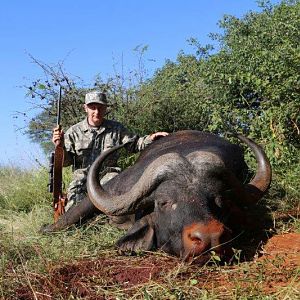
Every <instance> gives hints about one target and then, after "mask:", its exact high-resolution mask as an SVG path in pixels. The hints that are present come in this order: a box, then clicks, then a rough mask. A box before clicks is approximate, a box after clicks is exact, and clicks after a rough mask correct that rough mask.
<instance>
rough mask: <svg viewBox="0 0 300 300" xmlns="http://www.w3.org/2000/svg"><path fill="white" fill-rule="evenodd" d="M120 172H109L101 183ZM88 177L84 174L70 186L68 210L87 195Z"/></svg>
mask: <svg viewBox="0 0 300 300" xmlns="http://www.w3.org/2000/svg"><path fill="white" fill-rule="evenodd" d="M118 174H119V172H116V171H115V172H108V173H106V174H105V175H104V176H103V177H102V178H101V180H100V184H101V185H103V184H105V183H107V182H108V181H110V180H111V179H112V178H114V177H115V176H117V175H118ZM86 178H87V176H84V177H82V178H80V179H76V180H73V181H72V182H71V184H70V186H69V188H68V203H67V205H66V211H67V210H69V209H70V208H71V207H72V206H74V205H77V204H78V203H79V202H80V201H82V199H83V198H85V197H86V195H87V189H86Z"/></svg>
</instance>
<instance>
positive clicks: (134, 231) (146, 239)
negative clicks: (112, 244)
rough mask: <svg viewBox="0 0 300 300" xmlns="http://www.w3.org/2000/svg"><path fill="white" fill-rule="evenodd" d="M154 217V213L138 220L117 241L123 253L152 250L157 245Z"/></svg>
mask: <svg viewBox="0 0 300 300" xmlns="http://www.w3.org/2000/svg"><path fill="white" fill-rule="evenodd" d="M152 217H153V214H150V215H146V216H144V217H143V218H141V219H140V220H138V221H136V222H135V223H134V225H133V226H132V227H131V228H130V229H129V230H128V232H127V233H126V235H125V236H123V237H122V238H120V239H119V240H118V241H117V247H118V248H119V250H120V251H121V252H122V253H123V252H136V251H140V250H151V249H153V248H154V247H155V230H154V226H153V222H152Z"/></svg>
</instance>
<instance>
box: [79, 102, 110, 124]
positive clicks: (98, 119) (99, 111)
mask: <svg viewBox="0 0 300 300" xmlns="http://www.w3.org/2000/svg"><path fill="white" fill-rule="evenodd" d="M106 108H107V106H106V105H104V104H99V103H90V104H84V110H85V111H86V113H87V118H88V122H89V124H90V125H91V126H100V125H101V124H102V122H103V119H104V116H105V113H106Z"/></svg>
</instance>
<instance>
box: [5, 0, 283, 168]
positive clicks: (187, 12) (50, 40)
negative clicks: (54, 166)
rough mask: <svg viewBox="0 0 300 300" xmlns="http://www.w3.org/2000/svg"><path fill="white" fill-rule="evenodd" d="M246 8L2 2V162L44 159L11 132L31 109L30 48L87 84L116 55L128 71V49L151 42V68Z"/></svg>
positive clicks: (115, 61) (234, 3) (215, 2)
mask: <svg viewBox="0 0 300 300" xmlns="http://www.w3.org/2000/svg"><path fill="white" fill-rule="evenodd" d="M271 2H272V3H276V2H278V1H271ZM249 10H253V11H259V8H258V6H257V3H256V1H255V0H185V1H179V0H172V1H171V0H169V1H167V0H165V1H163V0H151V1H150V0H144V1H143V0H126V1H125V0H113V1H100V0H99V1H96V0H84V1H83V0H73V1H71V0H60V1H59V0H51V1H38V0H27V1H22V0H19V1H18V0H10V1H2V2H1V10H0V36H1V39H0V46H1V47H0V51H1V55H0V66H1V80H0V105H1V107H0V114H1V116H0V128H1V140H0V149H1V152H0V165H9V166H12V165H15V166H21V167H26V168H28V167H36V166H37V163H36V160H39V161H40V162H42V163H45V158H44V155H43V153H42V151H41V150H40V148H39V146H38V145H37V144H33V143H30V141H29V139H28V138H27V137H26V136H25V135H24V134H23V133H22V132H20V131H16V128H18V127H21V126H23V125H24V123H23V120H22V118H18V119H15V118H13V116H14V114H15V112H16V111H19V112H27V113H29V114H31V115H32V114H34V112H31V111H30V108H31V107H32V104H30V99H28V98H25V89H24V88H21V87H20V86H22V85H24V84H26V83H30V82H31V81H32V80H34V79H37V78H39V77H40V76H41V74H42V72H41V69H40V68H39V67H38V66H37V65H36V64H34V63H32V60H31V59H30V57H29V54H30V55H32V56H33V57H35V58H36V59H38V60H40V61H42V62H44V63H46V64H50V65H51V64H56V63H57V62H58V61H61V60H64V66H65V69H66V71H67V72H68V73H69V74H73V75H74V76H79V77H81V78H82V79H83V80H84V81H85V82H87V83H89V82H92V80H93V78H94V77H95V76H96V75H97V74H100V75H101V76H102V77H103V78H105V77H107V76H109V75H112V74H114V66H116V65H117V68H118V67H120V65H121V63H120V61H121V57H122V61H123V63H122V64H123V66H124V68H125V70H132V69H133V68H134V66H136V64H137V58H136V55H135V54H134V51H133V49H134V48H135V47H136V46H138V45H148V46H149V48H148V51H147V53H146V57H147V58H149V59H153V61H152V60H151V61H149V62H147V64H146V65H147V68H148V69H149V70H150V72H151V71H153V70H155V69H156V68H159V67H162V66H163V64H164V62H165V60H166V59H170V60H175V59H176V56H177V54H178V53H179V52H180V51H181V50H183V51H184V52H186V53H189V52H193V50H194V49H193V48H192V47H191V46H189V44H188V42H187V40H188V39H189V38H191V37H194V38H197V39H198V40H199V41H200V42H201V43H202V44H206V43H208V42H209V41H210V40H209V38H208V34H209V33H210V32H218V31H219V28H218V26H217V22H218V21H219V20H220V19H221V18H222V16H223V15H224V14H231V15H235V16H237V17H241V16H243V15H245V13H246V12H248V11H249Z"/></svg>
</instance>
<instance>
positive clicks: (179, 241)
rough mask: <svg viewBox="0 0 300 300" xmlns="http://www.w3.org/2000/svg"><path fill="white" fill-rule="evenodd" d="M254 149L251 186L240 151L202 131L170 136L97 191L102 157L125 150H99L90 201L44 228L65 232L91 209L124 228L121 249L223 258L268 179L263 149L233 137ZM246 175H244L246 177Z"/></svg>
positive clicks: (89, 180)
mask: <svg viewBox="0 0 300 300" xmlns="http://www.w3.org/2000/svg"><path fill="white" fill-rule="evenodd" d="M236 137H237V138H238V139H239V140H241V141H242V142H243V143H245V144H246V145H247V146H248V147H249V148H250V149H251V151H252V152H253V154H254V156H255V159H256V161H257V168H256V172H255V174H254V176H253V178H252V179H251V180H248V181H250V182H246V183H245V180H247V178H248V177H249V170H248V167H247V164H246V163H245V160H244V156H243V151H242V148H241V147H240V146H239V145H236V144H233V143H231V142H229V141H228V140H226V139H224V138H222V137H220V136H218V135H215V134H212V133H206V132H200V131H194V130H186V131H179V132H176V133H173V134H170V135H169V136H167V137H164V138H161V139H159V140H157V141H155V142H154V143H153V144H151V145H150V146H148V147H147V148H146V149H145V150H144V151H142V152H141V154H140V156H139V158H138V159H137V161H136V162H135V164H134V165H133V166H131V167H129V168H127V169H125V170H124V171H122V172H121V173H120V174H119V175H117V176H116V177H114V178H113V179H112V180H110V181H109V182H107V183H106V184H104V185H103V186H101V184H100V183H99V171H100V170H101V168H102V165H103V163H104V161H105V159H106V158H107V157H108V156H109V155H110V154H112V153H113V152H115V151H117V150H118V149H119V148H121V147H123V146H124V145H119V146H116V147H113V148H111V149H109V150H107V151H105V152H103V153H102V154H101V155H100V156H99V157H98V158H97V159H96V160H95V162H94V163H93V165H92V166H91V168H90V170H89V174H88V178H87V190H88V197H86V198H85V199H84V200H83V201H82V202H80V203H79V204H78V205H77V206H75V207H72V208H71V209H70V210H68V211H67V212H66V214H64V215H63V216H62V217H61V218H60V219H59V220H58V222H57V223H55V224H53V225H50V226H48V227H47V229H45V231H53V230H59V229H62V228H65V227H67V226H70V225H72V224H74V223H77V222H78V221H79V220H80V219H81V218H88V217H89V216H91V215H93V214H94V213H95V212H97V213H100V212H102V213H104V214H106V215H107V216H109V217H110V219H111V222H112V223H113V224H115V225H116V226H117V227H120V228H126V229H129V230H128V231H127V233H126V234H125V235H124V236H123V237H122V238H121V239H119V240H118V241H117V246H118V248H119V249H120V251H122V252H127V251H129V252H136V251H138V250H153V249H161V250H163V251H165V252H167V253H169V254H173V255H176V256H178V257H181V258H182V259H184V260H190V259H192V258H194V257H199V256H204V255H205V254H206V253H209V252H210V251H214V252H215V253H217V254H219V255H220V256H222V255H225V254H226V251H227V249H228V244H229V242H230V240H231V239H232V238H234V234H235V232H236V230H237V229H240V228H241V227H242V226H243V225H245V226H246V225H247V224H246V223H247V218H246V215H245V213H244V208H245V207H249V206H253V205H255V204H256V203H257V201H258V200H259V199H261V198H262V196H263V195H264V193H265V192H266V191H267V189H268V187H269V185H270V182H271V166H270V163H269V160H268V158H267V156H266V154H265V152H264V151H263V149H262V148H261V147H260V146H259V145H257V144H256V143H255V142H254V141H252V140H251V139H249V138H246V137H244V136H242V135H239V134H237V135H236ZM247 176H248V177H247Z"/></svg>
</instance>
